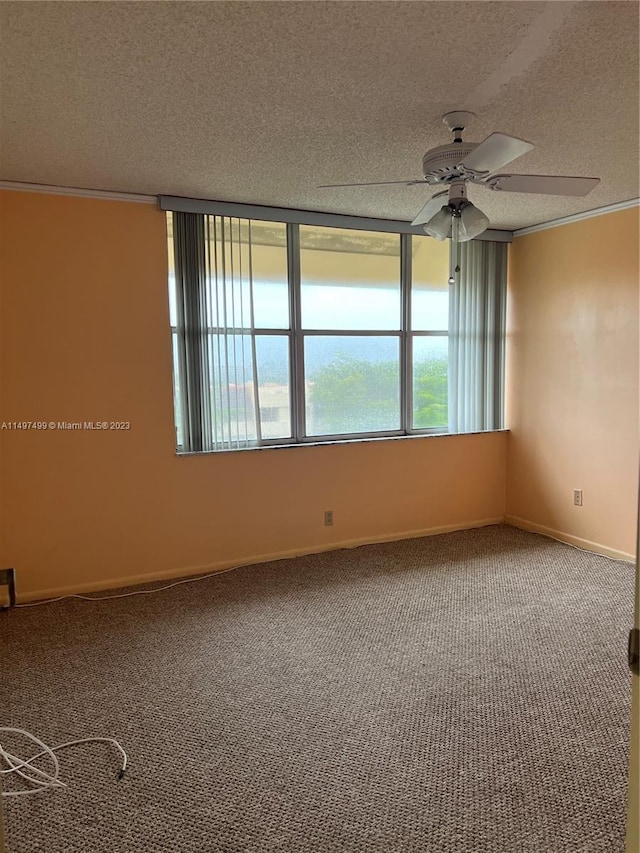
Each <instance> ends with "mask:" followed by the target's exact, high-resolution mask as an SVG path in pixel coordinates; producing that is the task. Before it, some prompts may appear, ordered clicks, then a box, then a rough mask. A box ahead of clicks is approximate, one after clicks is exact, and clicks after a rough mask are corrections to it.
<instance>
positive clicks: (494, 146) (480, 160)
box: [461, 133, 533, 172]
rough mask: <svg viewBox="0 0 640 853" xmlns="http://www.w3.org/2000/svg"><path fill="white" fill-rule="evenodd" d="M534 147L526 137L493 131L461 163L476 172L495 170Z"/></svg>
mask: <svg viewBox="0 0 640 853" xmlns="http://www.w3.org/2000/svg"><path fill="white" fill-rule="evenodd" d="M532 148H533V145H532V144H531V143H530V142H525V140H524V139H517V138H516V137H515V136H508V135H507V134H506V133H492V134H491V136H487V138H486V139H485V140H484V141H483V142H481V143H480V144H479V145H478V146H477V147H476V148H474V149H473V151H472V152H471V154H467V156H466V157H465V158H464V160H463V161H462V163H461V165H462V166H464V167H465V169H472V170H473V171H474V172H495V171H496V169H501V168H502V167H503V166H506V165H507V163H510V162H511V161H512V160H515V159H516V157H521V156H522V155H523V154H526V153H527V151H531V149H532Z"/></svg>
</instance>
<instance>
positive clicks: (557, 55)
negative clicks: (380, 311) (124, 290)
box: [0, 0, 639, 229]
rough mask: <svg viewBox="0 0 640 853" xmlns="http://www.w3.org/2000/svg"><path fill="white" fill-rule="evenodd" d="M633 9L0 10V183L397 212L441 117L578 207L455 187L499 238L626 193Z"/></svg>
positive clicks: (413, 203) (414, 204)
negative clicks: (590, 186) (546, 177)
mask: <svg viewBox="0 0 640 853" xmlns="http://www.w3.org/2000/svg"><path fill="white" fill-rule="evenodd" d="M638 11H639V6H638V3H637V2H610V0H606V2H590V0H582V2H567V3H565V2H549V3H546V2H463V0H449V2H428V0H419V2H402V0H390V1H389V2H324V0H319V2H267V0H254V1H253V2H204V3H189V2H159V3H156V2H115V3H112V2H94V3H89V2H86V3H73V2H70V3H48V2H44V3H42V2H2V3H0V24H1V27H2V29H1V39H2V50H1V60H0V61H1V65H0V73H1V78H0V81H1V87H2V104H1V106H2V129H1V134H0V141H1V143H2V155H1V169H0V178H2V179H3V180H9V181H28V182H35V183H41V184H55V185H59V186H71V187H84V188H90V189H103V190H113V191H121V192H132V193H147V194H154V195H155V194H159V193H165V194H170V195H182V196H193V197H199V198H213V199H220V200H227V201H241V202H254V203H258V204H269V205H277V206H285V207H297V208H306V209H313V210H326V211H334V212H340V213H351V214H358V215H366V216H376V217H388V218H393V219H405V220H407V219H409V220H410V219H412V218H413V216H414V214H415V213H416V212H417V210H418V209H419V208H420V207H421V206H422V205H423V204H424V202H425V201H426V198H427V197H428V196H429V194H430V193H431V192H432V190H430V189H427V188H425V187H411V188H407V187H391V188H384V187H380V188H354V189H340V190H320V189H317V188H316V187H317V185H318V184H326V183H338V182H348V181H354V182H357V181H377V180H380V181H388V180H396V179H405V178H406V179H410V178H416V177H420V164H421V158H422V155H423V153H424V152H425V151H426V150H427V149H428V148H431V147H433V146H436V145H443V144H445V143H447V142H449V141H450V136H449V133H448V131H447V130H446V128H445V126H444V125H443V124H442V121H441V116H442V114H443V113H445V112H447V111H449V110H453V109H468V110H472V111H473V112H475V113H476V114H477V119H476V121H475V122H474V123H473V125H471V126H470V128H469V130H468V133H467V134H466V138H467V139H469V140H470V141H480V140H481V139H483V138H484V137H485V136H486V135H488V134H489V133H490V132H491V131H493V130H501V131H503V132H506V133H510V134H513V135H514V136H519V137H522V138H524V139H527V140H530V141H531V142H533V143H535V146H536V147H535V149H534V150H533V151H531V152H530V153H528V154H526V155H525V156H523V157H522V158H520V159H519V160H517V161H515V162H514V164H513V165H512V166H509V169H512V170H513V171H516V172H519V173H527V174H529V173H539V174H551V175H553V174H565V175H586V176H596V177H601V178H602V181H601V183H600V185H599V186H598V187H597V188H596V189H595V190H593V192H592V193H591V194H590V195H589V196H587V197H585V198H582V199H565V198H562V197H557V196H534V195H522V194H515V193H514V194H507V193H491V192H490V191H488V190H486V189H484V188H477V187H472V188H471V190H470V196H471V199H472V200H473V201H475V202H476V203H477V204H478V205H479V206H480V207H481V208H482V209H483V210H484V211H485V212H486V213H487V214H488V215H489V217H490V219H491V224H492V227H495V228H505V229H516V228H521V227H525V226H528V225H533V224H537V223H539V222H544V221H548V220H551V219H555V218H558V217H561V216H566V215H569V214H572V213H577V212H580V211H584V210H590V209H593V208H597V207H602V206H604V205H608V204H612V203H615V202H620V201H625V200H627V199H630V198H634V197H637V196H638V195H639V191H638V160H639V156H638V123H639V109H638V89H639V86H638Z"/></svg>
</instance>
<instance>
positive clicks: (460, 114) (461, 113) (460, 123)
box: [442, 110, 476, 133]
mask: <svg viewBox="0 0 640 853" xmlns="http://www.w3.org/2000/svg"><path fill="white" fill-rule="evenodd" d="M475 117H476V116H475V113H470V112H468V111H467V110H454V111H453V112H450V113H445V114H444V115H443V116H442V121H443V122H444V123H445V124H446V125H447V127H448V128H449V130H450V131H451V133H454V132H455V131H456V130H464V129H465V127H467V125H468V124H469V122H470V121H471V119H474V118H475Z"/></svg>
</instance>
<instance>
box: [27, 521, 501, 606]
mask: <svg viewBox="0 0 640 853" xmlns="http://www.w3.org/2000/svg"><path fill="white" fill-rule="evenodd" d="M503 522H504V516H496V517H495V518H481V519H477V520H475V521H465V522H459V523H457V524H444V525H441V526H439V527H425V528H422V529H420V530H405V531H404V532H401V533H383V534H381V535H380V536H363V537H361V538H359V539H345V540H343V541H340V542H331V543H317V544H315V545H311V546H309V547H308V548H292V549H289V550H285V551H277V552H272V553H269V554H252V555H250V556H246V557H242V558H241V559H239V560H221V561H219V562H216V563H209V564H207V565H204V566H182V567H181V568H176V569H166V570H164V571H160V572H148V573H146V574H141V575H127V576H126V577H112V578H105V579H104V580H96V581H89V582H87V583H82V584H71V585H69V586H58V587H50V588H48V589H38V590H34V591H30V592H25V593H21V592H20V589H19V577H18V578H16V580H17V586H18V590H17V599H18V602H19V603H21V604H22V603H26V602H29V601H42V600H45V599H48V598H60V597H64V596H66V595H78V594H79V595H84V594H85V593H89V592H100V591H104V590H107V589H117V588H120V587H129V586H137V585H139V584H148V583H155V582H157V581H165V580H177V579H179V578H188V577H192V576H194V577H197V576H198V575H208V574H217V573H219V572H225V571H228V570H229V569H237V568H240V567H241V566H254V565H256V564H258V563H272V562H274V561H275V560H286V559H289V558H291V557H304V556H306V555H307V554H321V553H323V552H324V551H337V550H339V549H341V548H357V547H358V546H360V545H375V544H377V543H379V542H396V541H400V540H401V539H419V538H420V537H422V536H437V535H438V534H440V533H451V532H453V531H456V530H472V529H473V528H476V527H488V526H490V525H492V524H502V523H503Z"/></svg>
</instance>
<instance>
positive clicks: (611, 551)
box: [504, 515, 636, 563]
mask: <svg viewBox="0 0 640 853" xmlns="http://www.w3.org/2000/svg"><path fill="white" fill-rule="evenodd" d="M504 520H505V524H510V525H512V526H513V527H519V528H521V529H522V530H529V531H530V532H531V533H541V534H542V535H543V536H548V537H549V538H550V539H557V541H558V542H565V543H566V544H567V545H573V546H574V547H576V548H582V549H583V550H584V551H593V552H594V554H600V555H602V556H603V557H613V559H614V560H622V561H623V562H625V563H635V560H636V558H635V556H634V555H633V554H628V553H627V552H626V551H618V550H616V549H615V548H609V546H608V545H602V544H601V543H600V542H592V541H591V540H590V539H582V538H581V537H580V536H573V535H572V534H571V533H565V532H564V531H562V530H554V529H553V528H552V527H545V526H544V525H543V524H536V523H535V522H533V521H527V519H526V518H519V517H518V516H517V515H505V517H504Z"/></svg>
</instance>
